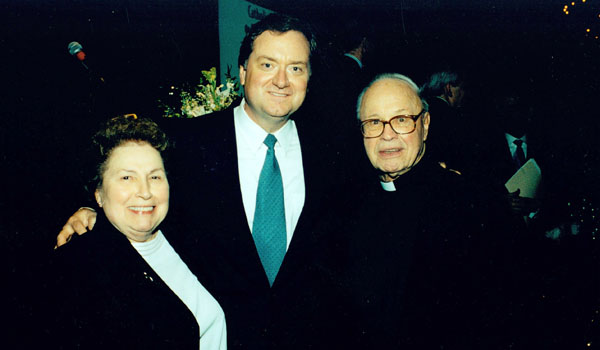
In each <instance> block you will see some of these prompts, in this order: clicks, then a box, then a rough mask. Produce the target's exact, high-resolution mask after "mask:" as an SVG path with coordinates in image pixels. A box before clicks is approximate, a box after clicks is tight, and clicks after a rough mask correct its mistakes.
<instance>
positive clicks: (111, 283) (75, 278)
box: [49, 212, 200, 350]
mask: <svg viewBox="0 0 600 350" xmlns="http://www.w3.org/2000/svg"><path fill="white" fill-rule="evenodd" d="M54 258H55V265H54V267H53V268H52V269H51V271H53V274H52V275H51V276H52V277H50V280H51V281H52V283H55V285H56V287H55V288H53V291H54V292H55V293H56V294H51V295H54V297H53V298H51V299H50V301H49V302H50V304H51V305H55V304H56V306H57V309H56V310H54V313H53V314H52V316H56V319H55V320H53V321H54V322H53V323H51V327H55V328H54V329H53V331H52V332H51V333H52V334H51V335H52V338H53V342H55V345H56V346H57V348H62V349H196V350H197V349H198V346H199V342H200V334H199V330H198V323H197V322H196V319H195V318H194V315H193V314H192V313H191V311H190V310H189V309H188V308H187V306H186V305H185V304H184V303H183V302H182V301H181V300H180V299H179V297H177V295H175V293H173V292H172V291H171V289H170V288H169V287H168V286H167V285H166V284H165V283H164V282H163V281H162V280H161V279H160V277H158V275H157V274H156V273H155V272H154V271H153V270H152V268H151V267H150V266H149V265H148V264H147V263H146V262H145V261H144V259H143V258H142V257H141V256H140V255H139V254H138V252H137V251H136V250H135V248H133V247H132V246H131V244H130V243H129V241H128V240H127V238H126V237H125V236H124V235H123V234H122V233H120V232H118V231H117V230H116V229H115V228H114V227H113V226H112V225H111V224H110V223H109V222H108V220H107V219H106V217H105V216H104V214H103V213H102V212H99V213H98V220H97V222H96V226H95V227H94V233H93V234H89V235H84V236H81V237H76V238H75V239H74V240H73V242H72V243H70V244H68V245H65V246H64V247H61V248H59V249H58V250H57V251H56V256H55V257H54ZM57 272H58V273H59V276H58V277H56V273H57Z"/></svg>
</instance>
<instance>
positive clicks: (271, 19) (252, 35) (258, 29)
mask: <svg viewBox="0 0 600 350" xmlns="http://www.w3.org/2000/svg"><path fill="white" fill-rule="evenodd" d="M290 30H294V31H297V32H300V33H302V34H303V35H304V37H305V38H306V40H307V41H308V47H309V49H310V53H309V59H310V57H311V56H312V54H313V52H314V51H315V50H316V49H317V41H316V38H315V34H314V32H313V30H312V28H311V26H310V25H309V24H308V23H307V22H304V21H301V20H300V19H298V18H295V17H290V16H286V15H282V14H278V13H272V14H270V15H268V16H266V17H265V18H263V19H262V20H260V21H258V22H256V23H254V24H253V25H252V26H250V28H249V29H248V31H247V33H246V36H245V37H244V40H242V45H241V46H240V55H239V56H238V65H239V66H243V67H246V64H247V63H248V58H249V57H250V54H251V53H252V50H254V40H255V39H256V38H257V37H258V36H259V35H261V34H262V33H264V32H266V31H272V32H277V33H285V32H289V31H290Z"/></svg>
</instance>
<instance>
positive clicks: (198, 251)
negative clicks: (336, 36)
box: [63, 14, 328, 349]
mask: <svg viewBox="0 0 600 350" xmlns="http://www.w3.org/2000/svg"><path fill="white" fill-rule="evenodd" d="M315 47H316V44H315V39H314V36H313V34H312V32H311V31H310V28H308V27H307V26H306V24H304V23H303V22H301V21H299V20H297V19H294V18H290V17H286V16H281V15H276V14H274V15H269V16H267V17H266V18H265V19H263V20H261V21H260V22H258V23H256V24H255V25H253V26H252V27H250V28H249V31H248V33H247V35H246V37H245V38H244V40H243V42H242V45H241V48H240V56H239V70H240V82H241V84H242V85H243V87H244V95H245V97H244V99H243V100H242V102H241V103H240V105H239V106H237V107H235V108H232V109H229V110H226V111H224V112H219V113H214V114H212V115H209V116H207V117H203V118H198V119H192V120H177V121H173V123H172V125H168V124H166V125H165V126H166V130H167V132H168V134H170V135H172V136H174V139H175V141H176V148H177V150H178V151H177V152H178V153H177V154H176V155H175V158H174V159H173V163H172V165H174V166H175V170H176V172H178V175H175V177H174V179H175V181H174V184H173V186H172V188H173V190H172V198H173V199H174V200H173V202H174V203H173V206H174V208H173V210H172V213H173V216H172V217H171V220H169V221H170V223H171V225H173V226H174V227H177V228H179V230H178V231H179V232H178V234H179V236H180V238H182V239H180V240H179V242H174V243H173V245H174V246H175V248H176V250H177V251H178V252H179V253H180V254H181V255H182V256H185V257H186V259H188V261H190V263H189V265H190V266H189V267H190V269H191V270H192V272H194V273H195V274H196V276H197V277H198V278H199V280H200V281H203V282H202V283H204V284H205V286H206V287H207V289H208V290H209V291H210V292H211V294H213V296H214V297H215V298H216V299H217V300H218V301H219V303H220V304H221V306H222V307H223V309H224V311H225V315H226V320H227V331H228V345H229V347H230V348H233V349H271V348H272V349H293V348H302V349H305V348H324V347H326V346H328V345H327V341H326V339H325V338H327V337H328V331H327V330H326V328H327V327H326V325H327V322H325V321H326V319H325V317H323V315H322V312H323V311H322V310H324V309H325V304H326V302H325V300H327V298H326V294H327V292H326V290H325V289H323V288H324V286H325V285H326V283H325V281H324V279H323V277H322V276H323V274H321V273H320V269H319V264H318V258H317V249H316V248H315V247H318V240H319V237H318V235H317V233H316V232H315V231H314V229H313V224H314V222H315V219H316V218H317V217H318V216H319V212H320V211H319V204H320V203H323V202H324V201H323V199H322V198H321V194H322V193H323V191H322V189H323V188H325V186H324V182H325V181H324V179H323V178H322V176H321V174H322V173H324V172H326V170H325V169H324V168H323V166H324V165H325V163H323V162H321V161H320V156H321V155H322V154H323V150H321V149H318V148H317V146H318V145H314V148H312V149H311V146H313V145H311V143H310V142H308V141H307V140H309V139H310V138H311V137H312V135H311V133H312V132H313V130H315V129H316V130H317V131H318V130H319V128H310V127H309V126H301V125H302V121H301V120H300V121H299V122H298V123H297V124H296V122H295V121H294V120H291V119H290V116H291V115H292V114H294V113H295V112H296V111H297V110H298V109H299V108H300V106H301V105H302V103H303V102H304V98H305V95H306V90H307V84H308V80H309V77H310V74H311V66H310V57H311V54H312V53H313V51H314V50H315ZM300 119H301V118H300ZM316 170H318V172H317V171H316ZM264 179H267V180H264ZM325 180H326V179H325ZM269 186H270V187H269ZM84 213H86V215H79V214H82V213H81V212H79V213H77V214H76V215H75V216H74V218H71V219H70V220H69V223H68V224H67V226H66V227H65V229H64V230H63V231H65V233H68V231H73V230H76V231H77V232H79V231H81V227H80V226H85V225H84V224H87V223H88V222H89V221H90V220H89V219H88V218H87V214H88V213H87V212H84ZM79 217H83V218H81V219H78V218H79ZM77 221H80V222H77ZM91 221H93V220H91ZM272 228H276V229H275V230H270V229H272ZM174 239H177V238H176V237H174ZM315 242H317V243H315Z"/></svg>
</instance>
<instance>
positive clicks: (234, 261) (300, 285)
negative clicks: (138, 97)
mask: <svg viewBox="0 0 600 350" xmlns="http://www.w3.org/2000/svg"><path fill="white" fill-rule="evenodd" d="M297 114H298V112H297V113H296V114H295V115H297ZM296 125H297V129H298V134H299V137H300V141H301V147H302V157H303V168H304V180H305V187H306V199H305V204H304V208H303V209H302V213H301V216H300V219H299V222H298V224H297V227H296V230H295V231H294V234H293V238H292V241H291V243H290V246H289V248H288V251H287V253H286V256H285V258H284V260H283V263H282V266H281V268H280V270H279V273H278V276H277V278H276V280H275V282H274V284H273V286H272V288H270V287H269V283H268V280H267V277H266V275H265V272H264V270H263V267H262V265H261V262H260V258H259V256H258V253H257V251H256V247H255V245H254V241H253V238H252V235H251V232H250V229H249V226H248V221H247V219H246V215H245V212H244V208H243V203H242V196H241V190H240V181H239V169H238V160H237V151H236V139H235V130H234V120H233V109H229V110H226V111H223V112H218V113H214V114H211V115H208V116H204V117H200V118H195V119H186V120H176V121H173V123H171V125H168V126H167V128H166V129H167V130H168V132H169V134H170V135H171V136H174V138H175V140H176V149H177V150H176V160H175V163H174V164H173V165H175V166H174V168H172V169H175V171H177V172H178V174H176V175H175V176H174V177H171V184H172V187H171V189H172V191H171V195H172V197H171V199H172V205H173V206H172V208H173V211H174V212H175V213H173V211H172V212H171V213H172V214H173V215H170V217H169V220H170V221H171V223H172V224H174V225H178V224H183V225H182V226H181V227H188V228H189V230H188V231H187V234H186V235H185V236H186V239H185V241H183V242H180V243H181V244H180V245H179V246H177V247H176V248H177V251H178V252H180V254H182V255H183V256H185V257H186V259H189V261H190V264H189V266H190V269H192V271H193V272H194V273H195V274H196V275H197V276H198V277H199V279H200V281H202V283H203V285H205V286H206V288H207V289H208V290H209V291H210V292H211V294H212V295H213V296H214V297H215V298H216V299H217V300H218V301H219V303H220V304H221V306H222V307H223V309H224V311H225V317H226V320H227V332H228V345H229V347H230V348H232V349H269V348H277V349H284V348H285V349H290V348H311V347H313V348H315V347H322V346H324V345H323V344H324V343H323V341H324V340H323V337H326V336H327V331H326V330H325V328H326V327H325V326H322V324H321V322H323V324H326V323H325V322H324V318H323V317H322V316H323V312H324V311H322V310H324V306H325V300H326V299H327V297H326V296H327V290H328V289H327V287H326V285H327V284H326V283H325V281H324V279H323V278H324V277H323V274H322V273H321V272H320V267H319V254H320V251H321V249H325V248H323V247H322V246H321V245H320V244H319V242H320V234H319V232H317V231H315V229H314V224H315V222H316V221H317V219H318V218H319V216H320V206H321V204H322V203H324V202H325V201H326V199H325V197H326V196H325V194H324V190H325V186H326V185H325V184H324V180H326V179H327V175H326V174H327V171H326V170H325V168H326V166H325V164H324V163H322V162H321V161H320V159H321V155H322V154H323V152H322V150H320V149H319V147H316V148H315V147H311V146H312V145H317V146H318V144H316V143H315V142H313V141H314V140H311V136H312V135H311V132H310V130H308V129H306V128H303V126H302V119H300V120H299V121H298V122H297V123H296ZM182 229H183V228H182Z"/></svg>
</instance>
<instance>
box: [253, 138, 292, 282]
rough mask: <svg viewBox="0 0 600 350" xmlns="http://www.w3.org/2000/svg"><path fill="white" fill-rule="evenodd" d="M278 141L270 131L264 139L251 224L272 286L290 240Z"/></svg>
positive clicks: (255, 242)
mask: <svg viewBox="0 0 600 350" xmlns="http://www.w3.org/2000/svg"><path fill="white" fill-rule="evenodd" d="M275 142H277V139H276V138H275V136H273V135H271V134H269V135H267V137H266V138H265V141H264V143H265V145H267V147H268V149H267V155H266V157H265V163H264V165H263V168H262V170H261V172H260V178H259V179H258V190H257V191H256V211H255V212H254V223H253V224H252V236H253V237H254V244H255V245H256V250H258V255H259V256H260V261H261V263H262V265H263V268H264V269H265V273H266V274H267V278H268V279H269V284H270V285H271V286H272V285H273V281H275V277H276V276H277V272H278V271H279V267H280V266H281V262H282V261H283V257H284V256H285V249H286V243H287V235H286V230H285V207H284V203H283V183H282V181H281V172H280V171H279V163H277V158H275V150H274V146H275Z"/></svg>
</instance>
